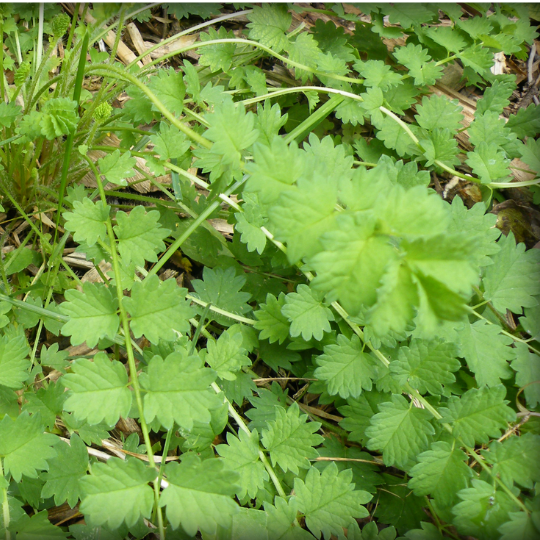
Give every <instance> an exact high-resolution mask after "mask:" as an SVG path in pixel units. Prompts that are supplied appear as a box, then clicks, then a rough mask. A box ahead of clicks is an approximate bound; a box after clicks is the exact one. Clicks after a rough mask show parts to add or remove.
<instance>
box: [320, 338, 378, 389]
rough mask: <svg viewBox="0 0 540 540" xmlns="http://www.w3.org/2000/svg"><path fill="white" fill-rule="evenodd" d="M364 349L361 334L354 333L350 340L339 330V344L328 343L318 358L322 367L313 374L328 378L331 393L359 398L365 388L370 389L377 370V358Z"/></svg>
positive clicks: (327, 383) (322, 378) (328, 387)
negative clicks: (375, 359) (359, 335)
mask: <svg viewBox="0 0 540 540" xmlns="http://www.w3.org/2000/svg"><path fill="white" fill-rule="evenodd" d="M363 349H364V348H363V344H362V343H361V342H360V339H359V338H358V336H356V335H353V336H352V339H350V340H349V339H347V337H345V336H344V335H343V334H339V335H338V337H337V344H335V345H327V346H326V347H325V348H324V354H323V355H321V356H318V357H317V358H316V362H317V364H318V365H319V366H320V367H318V368H317V369H316V370H315V373H314V375H315V377H316V378H317V379H319V380H322V381H326V385H327V389H328V393H329V394H331V395H335V394H339V395H340V396H341V397H342V398H348V397H349V396H352V397H355V398H356V397H358V396H359V395H360V394H361V393H362V389H364V390H367V391H369V390H371V387H372V380H373V379H374V378H375V377H376V375H377V370H376V368H375V361H374V359H373V358H372V357H371V356H370V355H369V354H368V353H366V352H363Z"/></svg>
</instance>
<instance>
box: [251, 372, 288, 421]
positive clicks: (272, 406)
mask: <svg viewBox="0 0 540 540" xmlns="http://www.w3.org/2000/svg"><path fill="white" fill-rule="evenodd" d="M256 392H257V394H258V397H249V398H248V400H249V402H250V403H251V405H253V408H252V409H249V410H248V411H246V416H247V417H248V418H249V419H250V420H251V422H250V423H249V429H251V430H253V429H257V430H262V429H266V428H268V422H270V421H272V420H275V419H276V407H282V408H283V409H284V408H285V407H286V406H287V398H286V393H284V392H283V390H282V389H281V387H280V386H279V385H278V384H277V383H276V382H275V381H274V382H273V383H272V386H271V391H270V390H267V389H266V388H257V390H256Z"/></svg>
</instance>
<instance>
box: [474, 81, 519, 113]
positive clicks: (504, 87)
mask: <svg viewBox="0 0 540 540" xmlns="http://www.w3.org/2000/svg"><path fill="white" fill-rule="evenodd" d="M514 89H515V84H514V83H511V82H509V81H498V80H495V81H493V84H492V85H491V86H490V87H489V88H486V89H485V90H484V95H483V96H482V98H481V99H479V100H478V101H477V102H476V114H477V115H481V114H484V113H485V112H487V111H493V112H495V113H497V114H502V112H503V110H504V108H505V107H507V106H508V105H509V103H510V101H509V100H508V98H509V97H510V96H511V95H512V92H513V91H514Z"/></svg>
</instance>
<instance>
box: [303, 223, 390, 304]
mask: <svg viewBox="0 0 540 540" xmlns="http://www.w3.org/2000/svg"><path fill="white" fill-rule="evenodd" d="M336 224H337V225H338V230H333V231H329V232H326V233H324V234H323V235H322V236H321V244H322V245H323V247H324V251H322V252H320V253H318V254H317V255H315V257H313V258H312V259H311V260H310V263H311V264H312V265H313V268H314V269H315V271H316V272H317V277H316V278H315V279H314V280H313V284H312V287H313V289H315V290H317V291H322V292H324V293H326V294H327V297H328V299H329V300H331V301H333V300H335V299H338V300H339V301H340V302H341V304H342V305H343V307H344V308H345V309H346V310H347V311H348V312H349V313H352V314H355V313H358V311H359V310H360V309H361V307H362V306H363V305H365V306H370V305H373V304H374V303H375V302H376V300H377V292H376V291H377V288H378V287H379V286H380V282H381V279H382V276H383V273H384V270H385V268H386V265H387V264H388V261H389V260H391V259H392V258H394V257H395V255H394V249H393V248H392V246H391V245H390V244H389V243H388V241H387V239H386V238H384V237H382V236H375V235H373V232H374V230H375V221H374V219H373V218H371V216H369V215H362V216H361V217H360V216H358V217H357V218H356V219H355V218H354V217H353V216H350V215H339V216H338V218H337V219H336ZM351 291H354V294H351Z"/></svg>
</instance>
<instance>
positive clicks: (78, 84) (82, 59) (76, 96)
mask: <svg viewBox="0 0 540 540" xmlns="http://www.w3.org/2000/svg"><path fill="white" fill-rule="evenodd" d="M89 39H90V33H89V32H88V30H87V31H86V32H85V33H84V37H83V41H82V47H81V53H80V56H79V67H78V68H77V77H76V79H75V89H74V91H73V100H74V101H75V102H76V103H77V109H78V108H79V102H80V100H81V90H82V83H83V78H84V67H85V65H86V50H87V49H88V40H89ZM74 138H75V130H73V132H71V133H70V134H69V135H68V137H67V140H66V150H65V152H64V163H63V164H62V177H61V179H60V191H59V194H58V210H57V212H56V229H55V232H54V241H55V242H56V236H57V234H58V224H59V223H60V214H61V212H62V205H63V204H64V192H65V190H66V183H67V176H68V171H69V164H70V161H71V151H72V150H73V139H74Z"/></svg>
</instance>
